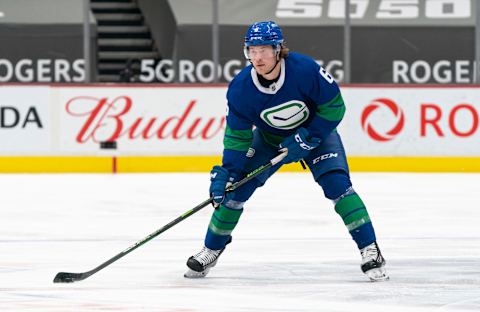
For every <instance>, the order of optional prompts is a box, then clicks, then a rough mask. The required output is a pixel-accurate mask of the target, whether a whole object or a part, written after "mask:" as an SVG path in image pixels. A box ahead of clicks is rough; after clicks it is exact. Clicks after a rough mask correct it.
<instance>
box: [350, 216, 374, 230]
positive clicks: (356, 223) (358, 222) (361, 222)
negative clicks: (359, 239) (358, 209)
mask: <svg viewBox="0 0 480 312" xmlns="http://www.w3.org/2000/svg"><path fill="white" fill-rule="evenodd" d="M370 222H371V221H370V217H369V216H368V215H367V216H366V217H365V218H362V219H359V220H355V221H353V222H351V223H349V224H345V225H346V226H347V229H348V231H349V232H351V231H353V230H355V229H356V228H359V227H360V226H362V225H364V224H365V223H370Z"/></svg>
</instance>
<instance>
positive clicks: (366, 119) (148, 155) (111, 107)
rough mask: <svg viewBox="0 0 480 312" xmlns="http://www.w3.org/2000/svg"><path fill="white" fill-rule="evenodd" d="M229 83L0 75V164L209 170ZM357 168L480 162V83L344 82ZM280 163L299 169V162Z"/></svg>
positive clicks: (2, 167) (18, 169) (344, 128)
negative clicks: (31, 80)
mask: <svg viewBox="0 0 480 312" xmlns="http://www.w3.org/2000/svg"><path fill="white" fill-rule="evenodd" d="M226 88H227V87H226V85H111V84H109V85H101V84H92V85H72V84H68V85H67V84H65V85H39V84H18V85H15V84H4V85H0V143H1V144H0V173H22V172H26V173H31V172H38V173H40V172H52V173H62V172H70V173H71V172H75V173H82V172H85V173H112V172H113V173H117V172H118V173H127V172H205V171H208V170H210V168H211V167H212V166H213V165H215V164H218V163H220V162H221V157H220V155H221V152H222V139H223V131H224V129H225V118H224V114H225V106H226V100H225V93H226ZM342 95H343V97H344V100H345V102H346V106H347V113H346V115H345V118H344V120H343V121H342V123H341V124H340V126H339V127H338V129H337V130H338V131H339V133H340V134H341V136H342V140H343V142H344V145H345V148H346V151H347V155H348V156H349V157H348V159H349V165H350V169H351V170H352V171H392V172H480V125H479V123H480V122H479V120H480V117H479V116H480V105H479V103H478V99H479V98H480V88H479V87H478V86H457V85H450V86H445V85H442V86H440V85H401V86H399V85H345V86H342ZM281 170H282V171H302V170H303V169H302V168H301V166H300V165H299V164H291V165H288V166H284V168H282V169H281Z"/></svg>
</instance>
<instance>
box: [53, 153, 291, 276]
mask: <svg viewBox="0 0 480 312" xmlns="http://www.w3.org/2000/svg"><path fill="white" fill-rule="evenodd" d="M287 153H288V151H282V153H281V154H279V155H277V156H276V157H275V158H273V159H271V160H270V161H269V162H268V163H267V164H265V165H262V166H260V167H258V168H257V169H255V170H254V171H252V172H250V173H249V174H248V175H247V176H246V177H244V178H243V179H242V180H240V181H238V182H235V183H233V184H232V185H231V186H229V187H228V188H226V190H225V191H226V192H232V191H234V190H235V189H236V188H238V187H240V186H242V185H244V184H245V183H247V182H248V181H250V180H251V179H253V178H254V177H256V176H258V175H259V174H261V173H262V172H265V171H266V170H268V169H269V168H271V167H272V166H275V165H276V164H278V163H279V162H280V161H282V159H283V158H285V156H287ZM212 202H213V197H210V198H209V199H207V200H205V201H203V202H202V203H200V204H198V205H197V206H195V207H194V208H192V209H190V210H189V211H187V212H185V213H184V214H182V215H181V216H179V217H178V218H176V219H175V220H172V221H170V222H169V223H168V224H166V225H164V226H163V227H161V228H160V229H158V230H156V231H155V232H153V233H151V234H150V235H148V236H147V237H145V238H144V239H142V240H140V241H138V242H136V243H135V244H133V245H132V246H130V247H128V248H127V249H125V250H124V251H122V252H120V253H119V254H117V255H116V256H114V257H112V258H110V259H109V260H107V261H105V262H104V263H102V264H100V265H99V266H97V267H96V268H94V269H92V270H90V271H87V272H83V273H68V272H59V273H57V275H55V278H54V279H53V282H54V283H73V282H77V281H82V280H84V279H86V278H87V277H89V276H91V275H93V274H95V273H97V272H98V271H100V270H102V269H104V268H105V267H107V266H109V265H110V264H112V263H114V262H115V261H117V260H118V259H120V258H122V257H123V256H125V255H127V254H129V253H130V252H132V251H134V250H135V249H137V248H138V247H140V246H142V245H144V244H145V243H147V242H148V241H150V240H152V239H153V238H155V237H157V236H158V235H160V234H161V233H163V232H165V231H166V230H168V229H170V228H171V227H173V226H174V225H176V224H178V223H180V222H181V221H183V220H185V219H186V218H188V217H190V216H191V215H193V214H194V213H196V212H198V211H200V210H201V209H203V208H204V207H206V206H208V205H210V204H211V203H212Z"/></svg>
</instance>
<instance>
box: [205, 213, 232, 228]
mask: <svg viewBox="0 0 480 312" xmlns="http://www.w3.org/2000/svg"><path fill="white" fill-rule="evenodd" d="M210 224H213V225H214V226H215V227H216V228H219V229H222V230H233V229H234V228H235V226H236V225H237V222H228V223H226V222H222V221H220V220H218V219H217V218H215V216H212V219H211V220H210Z"/></svg>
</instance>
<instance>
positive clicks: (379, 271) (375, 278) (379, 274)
mask: <svg viewBox="0 0 480 312" xmlns="http://www.w3.org/2000/svg"><path fill="white" fill-rule="evenodd" d="M365 274H366V275H367V276H368V278H369V279H370V281H371V282H385V281H388V280H389V279H390V277H389V276H388V274H387V270H385V268H384V267H382V268H376V269H371V270H369V271H367V272H365Z"/></svg>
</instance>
